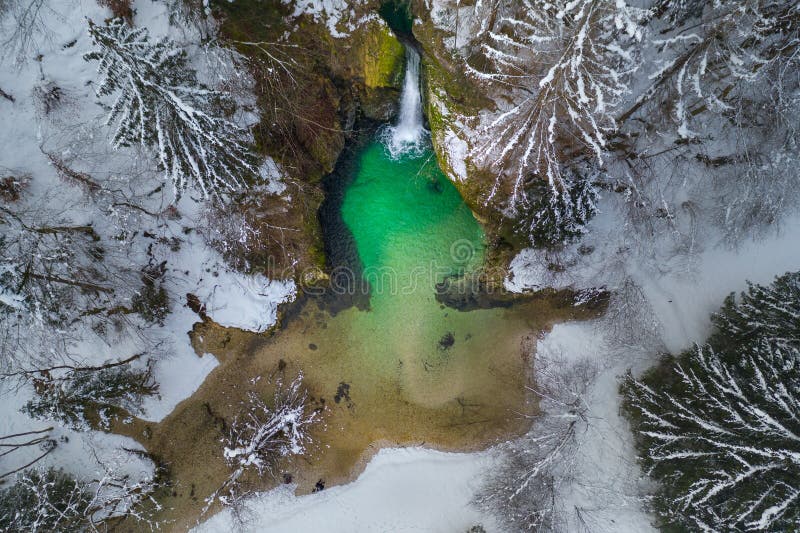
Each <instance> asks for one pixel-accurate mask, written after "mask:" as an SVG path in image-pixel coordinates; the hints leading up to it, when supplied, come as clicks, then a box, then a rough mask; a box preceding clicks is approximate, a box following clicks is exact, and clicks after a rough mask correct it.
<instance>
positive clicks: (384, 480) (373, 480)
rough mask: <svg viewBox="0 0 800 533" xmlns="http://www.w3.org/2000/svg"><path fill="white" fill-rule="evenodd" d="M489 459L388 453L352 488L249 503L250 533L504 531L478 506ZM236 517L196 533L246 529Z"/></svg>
mask: <svg viewBox="0 0 800 533" xmlns="http://www.w3.org/2000/svg"><path fill="white" fill-rule="evenodd" d="M491 465H492V457H491V455H490V454H487V453H473V454H457V453H444V452H437V451H433V450H427V449H424V448H399V449H384V450H380V451H379V452H378V453H377V454H376V455H375V457H373V458H372V460H371V461H370V463H369V464H368V465H367V468H366V469H365V470H364V472H363V473H362V474H361V475H360V476H359V478H358V479H357V480H356V481H354V482H352V483H349V484H347V485H343V486H338V487H332V488H330V489H325V490H323V491H321V492H317V493H315V494H309V495H307V496H300V497H296V496H294V494H293V489H294V486H292V485H284V486H282V487H279V488H277V489H274V490H272V491H269V492H266V493H263V494H260V495H258V496H256V497H255V498H253V500H252V501H250V502H249V505H248V508H247V510H246V511H245V512H244V514H243V516H244V518H245V523H244V524H242V525H241V530H242V531H252V532H256V531H264V532H267V531H269V532H274V533H295V532H300V531H328V532H330V533H351V532H354V531H364V532H367V531H370V532H371V531H374V532H387V533H388V532H392V533H406V532H408V533H410V532H419V531H427V532H440V533H451V532H466V531H467V530H468V529H469V528H470V527H472V526H475V525H478V524H480V525H482V526H483V527H484V528H485V529H486V531H487V532H493V531H498V529H497V525H496V523H495V522H494V520H493V519H491V517H487V516H481V514H480V513H479V512H478V511H477V510H476V509H475V508H474V507H473V506H472V505H470V501H471V499H472V497H473V495H474V493H475V489H476V487H477V486H478V484H479V483H480V477H481V474H482V473H483V472H484V471H485V470H486V469H488V468H491ZM239 526H240V524H238V523H237V522H236V521H235V520H234V517H233V515H232V514H231V512H230V511H224V512H222V513H219V514H217V515H216V516H214V517H213V518H211V519H210V520H208V521H207V522H205V523H204V524H202V525H201V526H198V527H197V528H195V529H194V530H193V531H195V533H223V532H228V531H231V530H235V528H236V527H239Z"/></svg>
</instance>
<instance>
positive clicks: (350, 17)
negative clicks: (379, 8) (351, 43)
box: [282, 0, 380, 39]
mask: <svg viewBox="0 0 800 533" xmlns="http://www.w3.org/2000/svg"><path fill="white" fill-rule="evenodd" d="M282 2H283V3H284V4H291V5H294V12H293V13H292V16H294V17H298V16H300V15H310V16H311V17H312V18H313V19H314V21H315V22H325V25H326V26H327V28H328V31H329V32H330V34H331V35H332V36H333V37H336V38H339V39H340V38H343V37H347V36H348V33H347V32H343V31H341V30H342V29H346V30H347V31H353V30H355V29H356V28H358V27H359V26H361V25H363V24H364V23H366V22H367V21H368V20H372V19H377V20H380V17H378V15H377V14H374V13H370V14H367V15H365V16H363V17H361V18H358V19H356V15H355V11H354V10H353V7H355V6H357V5H358V4H359V3H361V0H353V1H347V0H282Z"/></svg>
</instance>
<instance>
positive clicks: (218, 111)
mask: <svg viewBox="0 0 800 533" xmlns="http://www.w3.org/2000/svg"><path fill="white" fill-rule="evenodd" d="M89 34H90V35H91V37H92V40H93V41H94V44H95V45H96V46H97V48H98V49H97V51H94V52H91V53H89V54H86V56H84V57H85V59H86V60H96V61H99V65H98V73H99V78H100V79H99V80H98V84H97V89H96V93H97V95H98V96H101V97H102V96H110V95H113V94H116V100H115V101H114V103H113V105H112V107H111V111H110V113H109V115H108V120H107V123H108V124H112V125H114V126H115V128H116V130H115V133H114V136H113V140H112V145H113V146H114V147H115V148H118V147H122V146H133V145H137V144H138V145H141V146H142V147H144V148H148V149H152V150H154V151H156V152H157V154H158V159H159V162H160V165H161V167H162V168H163V170H164V172H165V175H166V176H167V178H168V179H169V180H171V181H172V183H173V184H174V186H175V190H176V193H177V194H179V193H180V192H181V191H183V190H184V189H185V188H186V187H187V185H188V184H189V183H190V182H193V184H194V185H195V186H197V187H198V188H199V189H200V191H201V192H202V193H203V195H204V196H206V197H208V196H216V195H218V194H220V193H223V192H227V191H236V190H239V189H241V188H242V186H243V185H245V184H246V182H247V180H248V178H252V177H254V176H255V175H256V174H257V168H256V165H255V157H254V156H253V154H252V153H251V152H250V150H249V148H248V146H249V144H250V143H249V141H248V134H247V131H246V130H244V129H243V128H240V127H238V126H237V125H235V124H233V123H232V122H231V121H229V120H228V119H226V118H224V115H223V110H224V109H225V107H226V105H229V104H231V102H230V99H228V98H225V96H224V95H222V94H221V93H219V92H217V91H213V90H211V89H209V88H207V87H205V86H203V85H202V84H200V83H199V82H198V81H197V76H196V73H195V72H194V71H193V70H192V69H191V68H189V66H188V64H187V58H186V52H184V51H183V50H180V49H179V48H178V47H176V45H175V44H174V43H173V42H171V41H169V40H167V39H162V40H160V41H158V42H155V43H151V42H150V40H149V35H148V32H147V29H145V28H132V27H130V26H128V25H127V24H126V23H125V22H124V21H123V20H122V19H114V20H112V21H110V22H109V23H108V24H107V25H103V26H101V25H97V24H94V23H92V22H89Z"/></svg>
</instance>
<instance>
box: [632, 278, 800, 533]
mask: <svg viewBox="0 0 800 533" xmlns="http://www.w3.org/2000/svg"><path fill="white" fill-rule="evenodd" d="M714 323H715V326H716V328H717V329H716V331H715V332H714V334H713V335H711V337H710V338H709V339H708V342H707V343H706V344H705V345H702V346H697V347H695V348H694V349H692V350H689V351H687V352H685V353H683V354H681V355H680V356H679V357H677V358H671V359H669V360H667V361H665V362H664V364H662V365H661V366H659V367H657V368H656V369H654V370H652V371H651V372H650V373H648V374H647V375H645V376H644V377H643V378H642V379H641V380H637V379H635V378H633V377H632V376H631V375H628V376H627V378H626V380H625V382H624V385H623V392H624V394H625V406H626V409H627V411H628V413H629V414H630V416H631V420H632V424H633V428H634V431H635V434H636V439H637V446H638V448H639V450H640V452H641V461H642V464H643V466H644V467H645V469H646V471H647V473H648V474H649V475H650V476H652V477H653V478H654V479H655V480H657V481H658V482H659V488H658V490H657V492H656V493H655V494H654V496H653V499H652V503H653V508H654V510H655V512H656V513H657V515H658V516H659V518H660V519H661V520H662V521H663V525H665V526H668V528H681V529H683V528H689V529H692V530H705V531H712V530H726V531H761V530H768V531H790V530H794V529H796V528H797V527H798V524H800V272H798V273H791V274H785V275H784V276H781V277H779V278H777V279H776V280H775V282H774V283H773V284H772V285H771V286H768V287H762V286H758V285H751V286H750V287H749V289H748V291H747V292H746V293H744V294H742V295H741V298H740V299H739V300H736V299H734V297H733V296H730V297H729V298H728V299H727V300H726V302H725V305H724V306H723V308H722V310H721V311H720V313H719V314H718V315H717V316H715V317H714Z"/></svg>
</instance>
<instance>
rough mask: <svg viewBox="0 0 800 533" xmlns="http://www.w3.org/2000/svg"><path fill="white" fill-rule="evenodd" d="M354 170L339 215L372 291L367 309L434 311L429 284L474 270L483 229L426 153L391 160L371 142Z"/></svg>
mask: <svg viewBox="0 0 800 533" xmlns="http://www.w3.org/2000/svg"><path fill="white" fill-rule="evenodd" d="M356 168H357V174H356V176H355V179H354V180H353V182H352V183H351V184H350V185H349V187H348V188H347V191H346V192H345V196H344V201H343V203H342V207H341V210H342V218H343V219H344V222H345V224H346V225H347V227H348V228H349V230H350V231H351V233H352V234H353V237H354V239H355V243H356V247H357V250H358V255H359V258H360V259H361V263H362V265H363V267H364V273H363V275H364V277H365V279H366V280H367V281H369V284H370V289H371V297H370V305H371V307H372V308H373V310H376V311H385V310H386V309H385V308H387V307H388V308H396V307H398V306H400V307H405V306H408V305H412V304H413V305H415V306H421V309H420V311H428V310H429V309H430V310H438V308H439V306H438V304H436V302H435V300H434V294H435V283H437V282H440V281H442V279H443V278H444V277H445V276H448V275H454V274H459V273H462V272H464V271H465V270H469V269H472V268H476V267H478V266H480V264H481V262H482V261H483V256H484V234H483V230H482V229H481V227H480V225H479V224H478V222H477V221H476V220H475V217H473V215H472V212H471V211H470V209H469V208H468V207H467V206H466V204H464V201H463V199H462V198H461V196H460V195H459V193H458V191H457V190H456V188H455V187H454V186H453V184H452V183H450V181H449V180H448V179H447V178H446V177H445V175H444V174H443V173H442V171H441V170H440V169H439V166H438V164H437V162H436V158H435V156H434V155H433V153H432V152H431V151H427V152H425V153H423V154H422V155H421V156H418V157H404V158H401V159H397V160H393V159H391V158H390V157H389V156H388V155H387V153H386V150H385V149H384V147H383V145H382V144H381V143H380V142H378V141H374V142H372V143H370V144H368V145H367V146H366V147H365V148H364V149H363V151H362V152H361V154H360V157H359V159H358V165H357V166H356ZM429 305H430V307H429Z"/></svg>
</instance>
